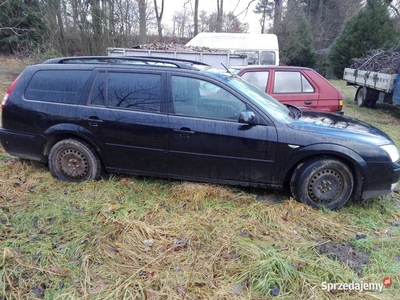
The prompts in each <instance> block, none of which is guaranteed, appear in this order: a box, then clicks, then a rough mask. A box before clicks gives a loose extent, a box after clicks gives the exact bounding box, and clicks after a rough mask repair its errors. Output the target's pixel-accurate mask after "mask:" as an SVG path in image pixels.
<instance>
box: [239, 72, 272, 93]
mask: <svg viewBox="0 0 400 300" xmlns="http://www.w3.org/2000/svg"><path fill="white" fill-rule="evenodd" d="M241 77H242V78H243V79H244V80H246V81H247V82H249V83H251V84H252V85H255V86H256V87H257V88H259V89H260V90H262V91H263V92H265V91H266V88H267V82H268V77H269V71H262V72H246V73H244V74H243V75H242V76H241Z"/></svg>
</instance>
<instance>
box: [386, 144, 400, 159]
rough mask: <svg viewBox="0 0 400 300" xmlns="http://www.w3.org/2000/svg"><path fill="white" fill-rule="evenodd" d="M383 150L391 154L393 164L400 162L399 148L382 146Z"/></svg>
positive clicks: (391, 145)
mask: <svg viewBox="0 0 400 300" xmlns="http://www.w3.org/2000/svg"><path fill="white" fill-rule="evenodd" d="M381 148H382V149H383V150H385V151H386V152H387V154H389V156H390V158H391V159H392V162H396V161H398V160H399V158H400V155H399V150H398V149H397V147H396V146H395V145H393V144H390V145H383V146H381Z"/></svg>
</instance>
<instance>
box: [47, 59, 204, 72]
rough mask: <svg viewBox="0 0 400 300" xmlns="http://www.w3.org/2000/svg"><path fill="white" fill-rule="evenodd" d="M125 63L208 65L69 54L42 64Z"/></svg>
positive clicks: (167, 65)
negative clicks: (69, 55)
mask: <svg viewBox="0 0 400 300" xmlns="http://www.w3.org/2000/svg"><path fill="white" fill-rule="evenodd" d="M77 63H79V64H126V65H133V64H134V65H138V64H139V65H140V64H142V65H151V66H166V67H176V68H181V69H197V68H195V67H194V65H201V66H209V65H208V64H206V63H203V62H200V61H195V60H188V59H180V58H167V57H147V56H71V57H59V58H52V59H48V60H46V61H44V62H43V64H77Z"/></svg>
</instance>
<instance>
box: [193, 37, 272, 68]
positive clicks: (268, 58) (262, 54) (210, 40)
mask: <svg viewBox="0 0 400 300" xmlns="http://www.w3.org/2000/svg"><path fill="white" fill-rule="evenodd" d="M186 46H197V47H208V48H212V49H218V50H226V51H231V52H233V53H245V54H246V55H247V57H248V64H249V65H279V45H278V37H277V36H276V35H275V34H261V33H226V32H201V33H199V34H198V35H196V36H195V37H194V38H193V39H191V40H190V41H189V42H188V43H187V44H186Z"/></svg>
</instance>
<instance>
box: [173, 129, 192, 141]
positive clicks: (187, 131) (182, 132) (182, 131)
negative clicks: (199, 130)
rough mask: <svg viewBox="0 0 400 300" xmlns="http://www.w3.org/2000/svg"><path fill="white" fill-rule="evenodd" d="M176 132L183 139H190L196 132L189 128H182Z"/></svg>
mask: <svg viewBox="0 0 400 300" xmlns="http://www.w3.org/2000/svg"><path fill="white" fill-rule="evenodd" d="M174 132H178V133H179V135H180V136H181V137H183V138H188V137H190V136H191V135H192V134H194V131H192V130H191V129H190V128H188V127H182V128H180V129H174Z"/></svg>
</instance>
